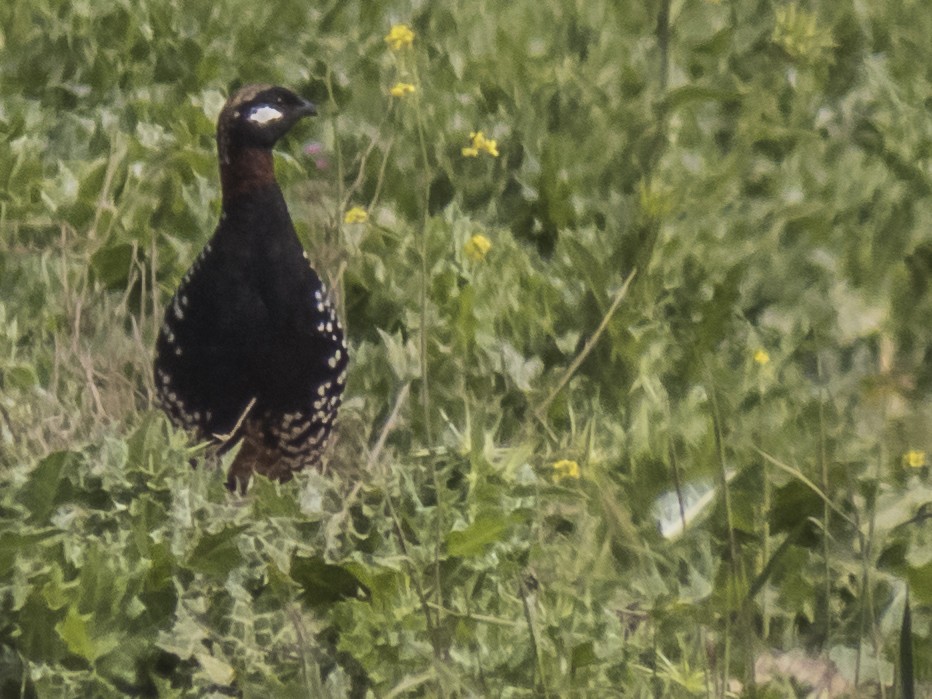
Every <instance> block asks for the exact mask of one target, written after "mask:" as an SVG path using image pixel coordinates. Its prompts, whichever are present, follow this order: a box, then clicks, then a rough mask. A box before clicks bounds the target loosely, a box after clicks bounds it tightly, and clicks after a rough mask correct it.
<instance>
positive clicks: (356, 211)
mask: <svg viewBox="0 0 932 699" xmlns="http://www.w3.org/2000/svg"><path fill="white" fill-rule="evenodd" d="M368 220H369V214H367V213H366V210H365V209H364V208H362V207H361V206H354V207H353V208H352V209H350V210H349V211H347V212H346V214H345V215H344V216H343V222H344V223H365V222H366V221H368Z"/></svg>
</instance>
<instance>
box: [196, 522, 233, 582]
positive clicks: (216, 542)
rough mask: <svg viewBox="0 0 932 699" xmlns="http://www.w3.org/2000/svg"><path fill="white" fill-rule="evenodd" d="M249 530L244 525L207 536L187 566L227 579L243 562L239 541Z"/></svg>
mask: <svg viewBox="0 0 932 699" xmlns="http://www.w3.org/2000/svg"><path fill="white" fill-rule="evenodd" d="M248 528H249V527H248V525H245V524H242V525H239V526H236V527H227V528H226V529H223V530H221V531H219V532H217V533H216V534H205V535H204V536H202V537H201V539H200V540H199V541H198V542H197V545H196V546H195V547H194V549H193V550H192V551H191V553H190V554H189V555H188V558H187V560H186V561H185V565H186V566H187V567H188V568H189V569H190V570H193V571H195V572H197V573H204V574H205V575H212V576H217V577H225V576H226V575H228V574H229V573H230V571H231V570H233V569H234V568H235V567H236V566H238V565H240V564H242V562H243V554H242V553H240V550H239V546H238V545H237V540H238V538H239V535H240V534H241V533H242V532H244V531H245V530H246V529H248Z"/></svg>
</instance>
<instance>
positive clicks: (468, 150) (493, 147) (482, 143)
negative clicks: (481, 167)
mask: <svg viewBox="0 0 932 699" xmlns="http://www.w3.org/2000/svg"><path fill="white" fill-rule="evenodd" d="M469 138H471V139H472V145H470V146H466V147H465V148H463V157H465V158H475V157H477V156H478V155H479V151H485V152H486V153H488V154H489V155H491V156H492V157H493V158H497V157H498V141H496V140H495V139H494V138H486V137H485V134H484V133H482V132H481V131H473V132H472V133H471V134H469Z"/></svg>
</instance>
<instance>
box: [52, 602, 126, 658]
mask: <svg viewBox="0 0 932 699" xmlns="http://www.w3.org/2000/svg"><path fill="white" fill-rule="evenodd" d="M92 618H93V617H92V615H90V614H83V615H82V614H79V613H78V610H77V608H76V607H74V606H71V607H69V608H68V612H67V614H66V615H65V618H64V619H62V620H61V621H60V622H59V623H57V624H56V625H55V630H56V631H57V632H58V635H59V636H60V637H61V639H62V640H63V641H64V642H65V645H66V646H68V650H69V651H70V652H72V653H74V654H75V655H79V656H81V657H82V658H85V659H86V660H90V661H91V662H93V661H94V660H96V659H97V658H99V657H100V656H102V655H104V654H106V653H109V652H110V651H111V650H113V649H114V648H116V647H117V645H118V643H119V641H118V640H117V639H116V638H115V637H114V636H112V635H108V636H104V637H100V638H94V637H93V636H92V634H91V632H90V630H89V624H88V622H89V621H90V620H91V619H92Z"/></svg>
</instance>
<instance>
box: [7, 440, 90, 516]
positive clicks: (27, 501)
mask: <svg viewBox="0 0 932 699" xmlns="http://www.w3.org/2000/svg"><path fill="white" fill-rule="evenodd" d="M77 462H78V454H77V453H76V452H72V451H56V452H53V453H51V454H49V455H48V456H46V457H45V458H44V459H42V461H40V462H39V464H38V465H37V466H36V467H35V468H34V469H33V470H32V472H31V473H30V474H29V480H28V481H27V482H26V484H25V485H24V486H23V488H22V490H20V492H19V494H18V496H17V498H16V499H17V501H19V502H20V503H21V504H23V505H25V506H26V507H27V508H28V509H29V511H30V513H31V514H32V520H33V521H37V522H44V521H46V520H48V518H49V515H51V514H52V511H53V510H54V509H55V507H56V505H57V504H58V502H57V500H56V498H57V496H58V494H59V491H60V490H61V481H62V476H63V475H64V472H65V469H66V468H70V467H73V466H74V465H75V464H76V463H77Z"/></svg>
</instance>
